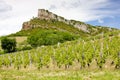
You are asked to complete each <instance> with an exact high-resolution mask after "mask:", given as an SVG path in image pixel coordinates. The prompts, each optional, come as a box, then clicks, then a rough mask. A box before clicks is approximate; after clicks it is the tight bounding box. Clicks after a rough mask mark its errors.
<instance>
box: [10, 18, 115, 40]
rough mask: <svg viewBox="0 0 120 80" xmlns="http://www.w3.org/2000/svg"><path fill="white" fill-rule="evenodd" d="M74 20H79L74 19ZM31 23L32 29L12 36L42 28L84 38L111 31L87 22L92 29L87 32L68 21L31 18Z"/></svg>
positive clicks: (28, 33)
mask: <svg viewBox="0 0 120 80" xmlns="http://www.w3.org/2000/svg"><path fill="white" fill-rule="evenodd" d="M74 22H78V21H74ZM29 23H30V26H32V28H31V30H21V31H19V32H17V33H15V34H11V35H10V36H28V35H30V34H32V33H34V32H37V31H40V30H58V31H65V32H70V33H72V34H76V35H79V36H80V37H82V38H84V37H89V36H96V35H98V34H100V33H101V32H104V33H107V32H108V31H110V30H109V28H107V27H100V26H99V27H96V26H92V25H89V24H86V25H87V26H88V30H89V31H90V32H89V33H87V32H83V31H81V30H79V29H77V28H75V27H74V26H73V25H68V24H66V23H63V22H59V21H55V20H50V21H47V20H40V19H37V18H34V19H31V20H30V21H29ZM79 23H81V22H79ZM81 24H85V23H81ZM38 27H39V28H38ZM112 30H116V29H112Z"/></svg>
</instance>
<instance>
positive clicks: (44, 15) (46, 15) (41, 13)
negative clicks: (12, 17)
mask: <svg viewBox="0 0 120 80" xmlns="http://www.w3.org/2000/svg"><path fill="white" fill-rule="evenodd" d="M37 18H39V19H40V20H56V21H60V22H64V23H66V24H68V25H72V26H74V27H75V28H78V29H79V30H82V31H84V32H88V33H89V30H88V25H87V24H85V23H83V22H80V21H75V20H67V19H65V18H63V17H61V16H58V15H56V14H54V13H52V12H49V11H48V10H45V9H38V16H37ZM32 27H33V25H31V23H30V22H29V21H28V22H24V23H23V27H22V30H28V29H31V28H32Z"/></svg>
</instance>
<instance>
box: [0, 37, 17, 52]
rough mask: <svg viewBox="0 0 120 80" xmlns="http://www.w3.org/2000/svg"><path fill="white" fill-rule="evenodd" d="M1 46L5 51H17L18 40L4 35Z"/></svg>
mask: <svg viewBox="0 0 120 80" xmlns="http://www.w3.org/2000/svg"><path fill="white" fill-rule="evenodd" d="M1 47H2V49H3V50H4V52H5V53H10V52H15V51H16V40H15V39H9V38H7V37H4V38H2V39H1Z"/></svg>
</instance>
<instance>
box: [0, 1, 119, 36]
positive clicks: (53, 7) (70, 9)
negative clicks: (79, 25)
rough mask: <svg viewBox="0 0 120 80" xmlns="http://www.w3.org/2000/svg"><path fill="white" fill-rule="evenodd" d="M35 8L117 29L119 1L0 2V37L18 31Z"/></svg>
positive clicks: (35, 11) (33, 12) (34, 14)
mask: <svg viewBox="0 0 120 80" xmlns="http://www.w3.org/2000/svg"><path fill="white" fill-rule="evenodd" d="M38 9H47V10H49V11H51V12H53V13H55V14H57V15H60V16H63V17H65V18H66V19H74V20H79V21H82V22H86V23H89V24H92V25H100V26H110V27H115V28H119V29H120V0H0V35H6V34H10V33H14V32H17V31H19V30H21V28H22V23H23V22H25V21H28V20H29V19H31V18H32V17H33V16H34V17H36V16H37V11H38Z"/></svg>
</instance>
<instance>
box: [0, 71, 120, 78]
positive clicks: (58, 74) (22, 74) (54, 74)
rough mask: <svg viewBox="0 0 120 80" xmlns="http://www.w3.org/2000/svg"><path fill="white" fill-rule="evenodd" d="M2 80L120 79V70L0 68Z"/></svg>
mask: <svg viewBox="0 0 120 80" xmlns="http://www.w3.org/2000/svg"><path fill="white" fill-rule="evenodd" d="M0 80H120V70H113V71H106V70H96V71H95V70H94V71H90V70H87V71H86V70H78V71H70V70H69V71H67V70H66V71H47V70H41V71H38V70H35V71H33V70H13V69H12V70H8V69H7V70H4V69H0Z"/></svg>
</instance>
